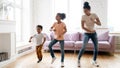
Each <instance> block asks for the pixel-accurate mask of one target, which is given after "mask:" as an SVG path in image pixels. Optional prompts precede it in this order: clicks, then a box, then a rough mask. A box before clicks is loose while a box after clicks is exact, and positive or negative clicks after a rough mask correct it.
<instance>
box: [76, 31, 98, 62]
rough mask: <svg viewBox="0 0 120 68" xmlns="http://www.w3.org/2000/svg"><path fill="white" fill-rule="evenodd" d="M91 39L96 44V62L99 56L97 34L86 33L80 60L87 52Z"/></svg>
mask: <svg viewBox="0 0 120 68" xmlns="http://www.w3.org/2000/svg"><path fill="white" fill-rule="evenodd" d="M89 39H91V40H92V42H93V44H94V55H93V60H94V61H96V59H97V55H98V39H97V33H96V32H95V33H84V40H83V45H82V48H81V50H80V51H79V55H78V60H80V58H81V56H82V54H83V53H84V51H85V48H86V45H87V44H88V41H89Z"/></svg>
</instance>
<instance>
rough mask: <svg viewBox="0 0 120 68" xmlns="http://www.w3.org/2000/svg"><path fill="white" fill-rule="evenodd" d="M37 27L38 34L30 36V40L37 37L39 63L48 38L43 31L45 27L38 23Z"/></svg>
mask: <svg viewBox="0 0 120 68" xmlns="http://www.w3.org/2000/svg"><path fill="white" fill-rule="evenodd" d="M36 29H37V34H35V35H33V36H31V37H30V39H29V42H31V39H32V38H35V39H36V53H37V57H38V61H37V63H39V62H40V61H41V60H42V51H41V50H42V46H43V44H44V43H45V41H46V38H45V37H44V35H43V34H42V33H41V32H42V29H43V27H42V26H41V25H37V27H36Z"/></svg>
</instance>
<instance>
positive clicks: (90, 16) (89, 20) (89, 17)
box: [78, 2, 101, 67]
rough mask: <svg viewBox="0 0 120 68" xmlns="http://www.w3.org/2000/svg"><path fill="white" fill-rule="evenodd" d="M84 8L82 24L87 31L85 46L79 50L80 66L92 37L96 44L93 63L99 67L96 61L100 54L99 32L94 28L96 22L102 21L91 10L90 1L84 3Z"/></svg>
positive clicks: (98, 23)
mask: <svg viewBox="0 0 120 68" xmlns="http://www.w3.org/2000/svg"><path fill="white" fill-rule="evenodd" d="M83 10H84V13H85V15H83V16H82V21H81V25H82V29H83V30H84V31H85V33H84V41H83V46H82V49H81V50H80V51H79V56H78V66H79V67H80V58H81V56H82V54H83V53H84V51H85V47H86V45H87V43H88V41H89V39H91V40H92V42H93V44H94V56H93V61H92V64H93V65H95V66H97V67H98V66H99V65H98V64H97V62H96V59H97V54H98V39H97V33H96V31H95V29H94V25H95V24H97V25H101V22H100V20H99V18H98V16H97V15H96V14H95V13H91V12H90V10H91V7H90V5H89V3H88V2H85V3H84V7H83Z"/></svg>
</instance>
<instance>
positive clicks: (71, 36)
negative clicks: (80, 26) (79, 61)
mask: <svg viewBox="0 0 120 68" xmlns="http://www.w3.org/2000/svg"><path fill="white" fill-rule="evenodd" d="M64 40H65V41H79V40H80V33H79V32H76V33H66V34H65V35H64Z"/></svg>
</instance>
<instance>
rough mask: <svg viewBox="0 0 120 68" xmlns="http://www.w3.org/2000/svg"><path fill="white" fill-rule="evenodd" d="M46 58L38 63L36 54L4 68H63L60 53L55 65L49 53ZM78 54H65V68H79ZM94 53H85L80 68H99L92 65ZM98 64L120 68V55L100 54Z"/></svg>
mask: <svg viewBox="0 0 120 68" xmlns="http://www.w3.org/2000/svg"><path fill="white" fill-rule="evenodd" d="M43 54H44V58H43V60H42V62H40V63H37V58H36V53H35V52H33V53H31V54H28V55H25V56H22V57H21V58H18V59H17V60H16V61H15V62H13V63H11V64H9V65H7V66H5V67H3V68H61V67H60V52H55V55H56V57H57V59H56V61H55V62H54V64H50V62H51V56H50V54H49V52H46V53H43ZM77 54H78V53H76V54H74V53H73V52H67V53H65V62H64V63H65V67H64V68H78V67H77ZM92 56H93V55H92V53H89V52H87V53H85V54H84V55H83V56H82V59H81V67H80V68H97V67H94V66H93V65H91V62H90V61H91V59H92ZM98 63H99V65H100V67H98V68H120V53H116V54H115V55H114V56H112V55H110V54H108V53H99V56H98Z"/></svg>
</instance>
